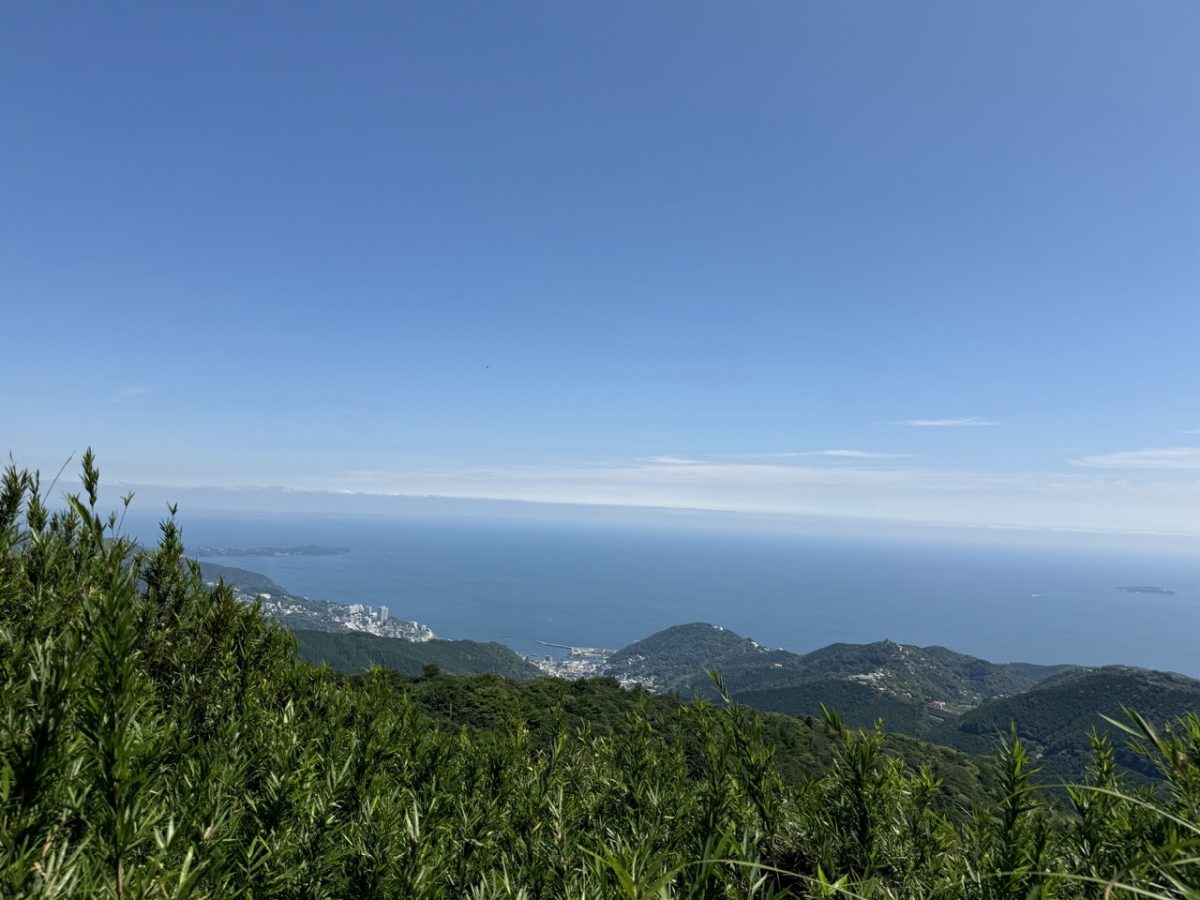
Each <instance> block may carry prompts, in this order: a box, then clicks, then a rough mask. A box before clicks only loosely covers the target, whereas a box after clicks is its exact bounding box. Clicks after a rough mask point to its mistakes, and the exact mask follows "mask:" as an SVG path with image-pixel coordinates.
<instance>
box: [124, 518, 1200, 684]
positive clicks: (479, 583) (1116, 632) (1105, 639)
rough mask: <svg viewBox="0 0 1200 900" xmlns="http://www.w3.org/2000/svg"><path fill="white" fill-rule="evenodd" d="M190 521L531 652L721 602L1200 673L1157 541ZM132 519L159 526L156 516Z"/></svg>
mask: <svg viewBox="0 0 1200 900" xmlns="http://www.w3.org/2000/svg"><path fill="white" fill-rule="evenodd" d="M182 524H183V528H184V539H185V542H186V543H187V544H188V545H189V546H201V545H219V546H230V547H248V546H273V547H284V546H294V545H302V544H321V545H325V546H335V547H336V546H344V547H349V548H350V550H351V552H350V553H346V554H342V555H337V556H276V557H239V558H232V559H221V560H217V561H219V562H221V563H223V564H227V565H234V566H238V567H240V568H245V569H251V570H253V571H256V572H261V573H262V574H264V575H267V576H268V577H270V578H271V579H273V580H274V581H276V582H278V583H279V584H280V585H281V586H283V587H284V588H286V589H287V590H288V591H290V592H291V593H295V594H301V595H304V596H308V597H312V598H321V599H326V600H334V601H339V602H343V603H365V604H369V605H373V606H378V605H381V604H382V605H386V606H387V607H388V608H389V610H390V612H391V614H392V615H393V616H398V617H401V618H405V619H415V620H417V621H419V622H422V623H424V624H426V625H429V626H430V627H432V628H433V629H434V631H436V632H437V634H438V636H439V637H444V638H452V639H459V638H469V639H472V640H479V641H499V642H501V643H504V644H507V645H508V646H510V647H512V648H513V649H515V650H517V651H518V652H521V653H537V654H540V655H545V654H547V653H550V652H553V651H551V650H547V648H546V647H544V646H542V645H540V644H539V643H538V642H539V641H546V642H551V643H555V644H567V645H576V646H578V645H586V646H594V647H613V648H615V647H621V646H624V645H626V644H628V643H631V642H632V641H635V640H637V639H639V638H642V637H645V636H647V635H649V634H651V633H653V632H655V631H657V630H659V629H661V628H665V627H668V626H670V625H676V624H681V623H685V622H696V621H705V622H711V623H714V624H717V625H723V626H725V627H727V628H731V629H733V630H734V631H736V632H738V633H740V634H743V635H745V636H748V637H751V638H754V639H755V640H757V641H759V642H760V643H762V644H764V645H767V646H771V647H782V648H784V649H787V650H792V651H795V652H806V651H809V650H814V649H816V648H818V647H822V646H824V645H826V644H829V643H832V642H835V641H850V642H866V641H875V640H880V639H883V638H889V639H891V640H894V641H899V642H901V643H911V644H920V645H931V644H939V645H942V646H946V647H950V648H951V649H954V650H958V651H961V652H964V653H970V654H973V655H975V656H980V657H983V658H985V659H990V660H993V661H997V662H1003V661H1013V660H1021V661H1027V662H1037V663H1059V662H1070V663H1079V664H1085V665H1101V664H1110V663H1120V664H1126V665H1137V666H1145V667H1149V668H1155V669H1165V670H1171V671H1177V672H1182V673H1185V674H1188V675H1192V676H1197V677H1200V565H1198V564H1197V560H1196V559H1195V558H1193V557H1188V556H1185V555H1181V554H1174V555H1172V554H1167V553H1159V552H1148V551H1146V550H1145V548H1144V547H1139V548H1138V549H1137V550H1129V551H1122V550H1120V549H1114V548H1113V547H1112V546H1105V547H1104V548H1102V549H1101V548H1093V549H1089V548H1086V547H1082V548H1081V547H1076V546H1068V547H1062V546H1050V545H1047V546H1044V547H1043V546H1028V545H1023V544H1013V543H1011V542H1004V541H999V542H997V543H995V544H988V543H986V542H980V541H954V540H944V541H941V540H928V539H910V538H905V537H903V536H900V537H894V538H882V537H869V538H867V537H862V538H860V537H856V536H853V535H850V536H847V535H841V536H838V537H817V536H813V535H811V534H803V535H789V534H763V533H743V532H719V531H712V530H675V529H671V528H665V527H628V526H621V527H618V526H614V525H609V524H605V525H595V526H593V525H588V524H581V523H578V522H567V523H563V522H553V523H542V522H532V521H470V520H461V521H460V520H419V519H409V518H400V519H390V518H381V517H361V518H355V517H346V516H329V515H325V516H294V515H293V516H286V517H283V516H255V515H245V514H239V515H233V514H223V515H219V516H218V515H208V516H205V515H189V516H187V517H186V518H185V519H184V520H183V523H182ZM129 530H130V532H131V533H133V534H134V535H135V536H138V537H140V538H143V539H153V537H154V529H153V527H152V524H151V523H150V522H148V521H142V522H137V521H134V522H132V523H131V525H130V527H129ZM1118 585H1157V586H1161V587H1165V588H1168V589H1171V590H1173V591H1175V593H1174V594H1129V593H1124V592H1121V591H1118V590H1116V588H1117V586H1118Z"/></svg>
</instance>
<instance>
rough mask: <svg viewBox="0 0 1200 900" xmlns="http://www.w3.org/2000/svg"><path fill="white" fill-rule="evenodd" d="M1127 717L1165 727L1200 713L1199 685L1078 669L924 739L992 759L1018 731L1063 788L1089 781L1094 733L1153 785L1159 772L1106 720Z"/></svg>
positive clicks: (1124, 671)
mask: <svg viewBox="0 0 1200 900" xmlns="http://www.w3.org/2000/svg"><path fill="white" fill-rule="evenodd" d="M1126 709H1134V710H1137V711H1138V712H1139V713H1140V714H1141V715H1143V716H1145V717H1146V719H1148V720H1149V721H1150V722H1152V723H1154V724H1156V725H1159V726H1161V725H1162V724H1163V723H1165V722H1169V721H1171V720H1172V719H1174V718H1176V717H1177V716H1180V715H1184V714H1185V713H1188V712H1193V711H1196V710H1200V681H1197V680H1195V679H1192V678H1187V677H1185V676H1183V675H1177V674H1174V673H1169V672H1152V671H1149V670H1146V669H1135V668H1130V667H1127V666H1106V667H1103V668H1098V669H1078V670H1075V671H1072V672H1066V673H1063V674H1062V675H1058V676H1055V677H1054V678H1051V679H1049V680H1047V681H1045V682H1043V683H1042V684H1039V685H1038V686H1036V687H1035V688H1033V689H1032V690H1029V691H1027V692H1025V693H1023V694H1018V695H1017V696H1015V697H1006V698H1003V699H1000V700H993V701H990V702H988V703H984V704H982V705H981V706H979V707H977V708H975V709H973V710H970V711H969V712H967V713H965V714H963V715H962V716H961V717H959V718H957V719H950V720H947V721H946V722H944V723H942V724H940V725H939V726H937V727H936V728H934V729H931V730H929V731H927V732H925V734H926V736H927V738H928V739H929V740H932V741H936V742H937V743H939V744H946V745H947V746H951V747H958V748H959V749H962V750H966V751H968V752H971V753H986V752H987V748H988V747H990V746H994V744H995V741H996V738H997V736H998V735H1001V734H1005V733H1007V732H1008V730H1009V728H1010V727H1011V726H1012V725H1014V724H1015V726H1016V729H1017V734H1018V735H1019V736H1020V737H1021V740H1022V741H1024V742H1025V743H1026V745H1027V746H1028V747H1029V749H1030V752H1031V753H1032V754H1034V755H1035V757H1036V758H1037V760H1038V765H1039V766H1040V767H1041V768H1042V771H1043V775H1044V777H1045V778H1046V779H1048V780H1053V781H1061V780H1075V779H1077V778H1079V776H1080V775H1081V774H1082V772H1083V770H1084V768H1085V767H1086V766H1087V765H1088V763H1089V762H1090V760H1091V740H1090V737H1089V735H1090V733H1091V732H1092V731H1093V730H1095V731H1097V732H1099V733H1101V734H1107V735H1110V736H1111V737H1112V738H1113V745H1114V748H1115V750H1114V753H1115V756H1116V759H1117V761H1118V762H1119V763H1121V764H1122V765H1124V766H1126V767H1128V768H1130V769H1132V770H1134V771H1136V772H1138V773H1140V774H1141V775H1144V776H1148V777H1154V776H1156V775H1157V773H1156V772H1155V770H1154V769H1153V767H1152V766H1149V765H1147V764H1146V760H1145V758H1144V757H1142V756H1141V755H1139V754H1137V753H1134V752H1133V751H1131V750H1130V749H1129V748H1128V747H1127V746H1126V743H1125V741H1124V740H1123V735H1122V733H1121V732H1120V731H1119V729H1117V728H1115V727H1114V726H1113V725H1112V724H1111V723H1110V722H1108V721H1106V719H1105V717H1108V718H1109V719H1116V720H1118V721H1123V720H1124V719H1125V712H1124V710H1126Z"/></svg>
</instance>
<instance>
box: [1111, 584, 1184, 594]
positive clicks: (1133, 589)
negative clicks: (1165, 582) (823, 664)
mask: <svg viewBox="0 0 1200 900" xmlns="http://www.w3.org/2000/svg"><path fill="white" fill-rule="evenodd" d="M1117 590H1118V591H1124V592H1125V593H1126V594H1171V595H1173V594H1174V593H1175V592H1174V591H1173V590H1171V589H1170V588H1165V587H1159V586H1158V585H1154V584H1119V585H1117Z"/></svg>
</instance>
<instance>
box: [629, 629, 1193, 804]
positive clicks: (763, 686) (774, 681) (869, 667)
mask: <svg viewBox="0 0 1200 900" xmlns="http://www.w3.org/2000/svg"><path fill="white" fill-rule="evenodd" d="M711 669H717V670H719V671H720V672H721V674H722V676H723V678H724V680H725V683H726V685H728V687H729V689H730V692H731V693H732V695H733V697H734V699H735V700H737V701H738V702H740V703H744V704H746V705H747V706H752V707H754V708H755V709H757V710H762V711H769V712H778V713H784V714H786V715H790V716H818V717H819V716H820V715H821V710H822V709H823V708H824V707H833V708H835V709H837V711H838V714H839V715H840V716H841V717H842V721H844V722H845V723H846V724H847V725H850V726H852V727H856V728H872V727H874V725H875V723H876V722H878V721H880V720H882V721H883V723H884V727H885V728H886V730H887V731H888V732H895V733H900V734H907V735H910V736H913V737H919V738H921V739H923V740H927V741H932V742H936V743H938V744H943V745H946V746H950V747H955V748H958V749H961V750H965V751H967V752H969V753H974V754H981V753H989V752H991V750H992V748H994V747H995V746H996V741H997V740H998V739H999V738H1000V737H1001V736H1003V735H1005V734H1007V733H1008V731H1009V726H1010V725H1011V724H1013V723H1016V726H1017V733H1018V735H1019V736H1020V738H1021V740H1022V742H1023V743H1024V744H1025V747H1026V749H1027V751H1029V752H1030V753H1031V755H1033V756H1034V757H1035V758H1036V759H1037V761H1038V767H1039V769H1040V773H1039V778H1040V780H1041V781H1042V782H1043V783H1046V784H1058V783H1061V782H1062V781H1063V780H1077V779H1079V778H1081V777H1083V774H1084V771H1085V770H1086V768H1087V766H1088V764H1089V762H1090V760H1091V756H1092V743H1091V734H1092V732H1093V730H1097V729H1098V730H1099V731H1100V732H1101V733H1104V734H1107V735H1108V736H1109V738H1110V739H1114V757H1115V759H1116V760H1117V763H1118V764H1119V765H1120V766H1121V768H1122V769H1123V770H1124V771H1125V772H1126V773H1127V774H1129V775H1131V776H1132V777H1133V778H1134V780H1135V781H1145V780H1153V779H1155V778H1156V777H1157V776H1158V771H1157V769H1156V768H1155V767H1154V766H1153V765H1152V764H1150V763H1149V762H1148V761H1147V760H1146V759H1145V758H1144V757H1143V756H1140V755H1139V754H1137V753H1134V752H1132V751H1130V750H1129V749H1127V748H1126V747H1125V746H1124V741H1123V739H1122V734H1121V732H1120V730H1119V729H1117V728H1116V727H1115V726H1113V725H1110V724H1108V723H1107V722H1106V721H1105V720H1104V719H1103V718H1102V716H1108V717H1110V718H1112V717H1120V716H1121V714H1122V709H1123V708H1127V707H1128V708H1132V709H1137V710H1138V711H1139V712H1141V713H1142V714H1143V715H1144V716H1145V718H1146V719H1147V720H1149V721H1150V722H1152V723H1155V724H1158V725H1162V724H1164V723H1166V722H1168V721H1171V720H1172V719H1175V718H1177V717H1179V716H1181V715H1184V714H1185V713H1187V712H1190V711H1193V710H1196V709H1200V681H1197V680H1195V679H1193V678H1186V677H1184V676H1182V675H1176V674H1171V673H1165V672H1152V671H1149V670H1146V669H1137V668H1131V667H1127V666H1108V667H1104V668H1101V669H1088V668H1080V667H1076V666H1036V665H1030V664H1027V663H991V662H988V661H986V660H982V659H977V658H975V657H972V656H967V655H964V654H961V653H955V652H954V651H951V650H947V649H946V648H944V647H914V646H907V645H904V644H896V643H894V642H892V641H878V642H876V643H873V644H831V645H829V646H828V647H823V648H822V649H820V650H816V651H813V652H812V653H808V654H804V655H798V654H795V653H788V652H787V651H784V650H769V649H766V648H763V647H761V646H759V645H758V644H757V643H755V642H754V641H751V640H748V639H746V638H744V637H740V636H739V635H736V634H734V633H733V632H731V631H728V630H725V629H719V628H715V627H714V626H712V625H708V624H705V623H695V624H691V625H678V626H675V627H673V628H668V629H665V630H663V631H660V632H658V633H656V634H653V635H651V636H650V637H648V638H646V639H644V640H642V641H638V642H637V643H635V644H632V645H630V646H629V647H627V648H625V649H624V650H622V651H621V652H620V653H619V654H616V655H614V657H613V666H612V671H613V672H614V673H616V674H624V675H630V674H632V675H640V676H642V677H648V678H650V679H653V680H654V682H655V683H657V684H659V685H660V686H665V687H667V688H669V689H671V690H674V691H678V692H680V693H681V694H683V695H684V696H692V695H699V696H707V697H710V698H712V697H715V696H716V694H715V692H714V689H713V685H712V679H711V678H710V677H709V676H708V670H711Z"/></svg>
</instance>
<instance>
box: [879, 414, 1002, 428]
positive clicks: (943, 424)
mask: <svg viewBox="0 0 1200 900" xmlns="http://www.w3.org/2000/svg"><path fill="white" fill-rule="evenodd" d="M892 424H893V425H907V426H908V427H909V428H979V427H982V426H987V425H995V424H996V423H995V422H994V421H992V420H991V419H985V418H984V417H983V416H967V417H966V418H963V419H901V420H900V421H899V422H893V423H892Z"/></svg>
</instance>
